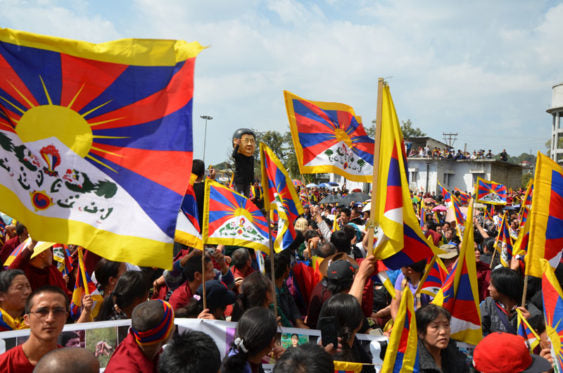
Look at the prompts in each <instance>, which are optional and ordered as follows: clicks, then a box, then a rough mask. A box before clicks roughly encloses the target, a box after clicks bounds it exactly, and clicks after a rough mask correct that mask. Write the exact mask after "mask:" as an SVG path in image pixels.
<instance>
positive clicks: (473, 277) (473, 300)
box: [432, 202, 483, 345]
mask: <svg viewBox="0 0 563 373" xmlns="http://www.w3.org/2000/svg"><path fill="white" fill-rule="evenodd" d="M467 214H468V217H467V221H466V223H465V229H464V233H463V240H462V244H461V249H460V253H459V258H458V260H457V262H456V264H455V267H454V268H453V269H452V271H451V272H450V274H449V275H448V278H447V279H446V281H445V283H444V286H442V288H441V289H440V291H439V292H438V294H437V295H436V297H435V298H434V300H433V301H432V303H434V304H436V305H438V306H441V307H444V308H445V309H447V310H448V311H449V312H450V314H451V315H452V319H451V323H450V325H451V337H452V338H453V339H455V340H458V341H461V342H465V343H469V344H472V345H476V344H477V343H479V341H480V340H481V339H482V338H483V334H482V330H481V311H480V309H479V294H478V291H477V270H476V264H475V249H474V241H473V202H471V203H470V204H469V208H468V209H467Z"/></svg>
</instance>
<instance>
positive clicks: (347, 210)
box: [340, 207, 352, 217]
mask: <svg viewBox="0 0 563 373" xmlns="http://www.w3.org/2000/svg"><path fill="white" fill-rule="evenodd" d="M340 212H341V213H344V215H346V216H347V217H350V215H351V214H352V212H351V211H350V209H349V208H348V207H343V208H342V209H341V210H340Z"/></svg>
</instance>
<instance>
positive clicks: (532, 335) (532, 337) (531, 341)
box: [516, 308, 540, 352]
mask: <svg viewBox="0 0 563 373" xmlns="http://www.w3.org/2000/svg"><path fill="white" fill-rule="evenodd" d="M516 312H517V313H518V327H517V333H516V334H518V335H519V336H521V337H522V338H524V340H525V341H526V344H527V345H528V348H529V349H530V352H533V351H534V349H535V348H536V346H537V345H538V344H539V343H540V337H539V335H538V333H536V331H535V330H534V328H532V327H531V326H530V324H529V323H528V321H527V320H526V318H525V317H524V316H523V315H522V312H521V311H520V310H519V309H518V308H517V309H516Z"/></svg>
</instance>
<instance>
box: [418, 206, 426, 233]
mask: <svg viewBox="0 0 563 373" xmlns="http://www.w3.org/2000/svg"><path fill="white" fill-rule="evenodd" d="M419 214H420V216H419V220H420V228H422V227H424V224H425V223H426V205H425V204H424V200H422V201H420V211H419Z"/></svg>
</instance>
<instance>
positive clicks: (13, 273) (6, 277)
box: [0, 269, 25, 293]
mask: <svg viewBox="0 0 563 373" xmlns="http://www.w3.org/2000/svg"><path fill="white" fill-rule="evenodd" d="M19 275H24V276H25V272H24V271H22V270H21V269H8V270H6V271H2V272H0V293H7V292H8V289H9V288H10V286H11V285H12V281H14V279H15V278H16V277H17V276H19Z"/></svg>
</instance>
